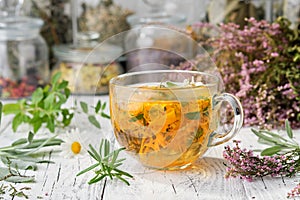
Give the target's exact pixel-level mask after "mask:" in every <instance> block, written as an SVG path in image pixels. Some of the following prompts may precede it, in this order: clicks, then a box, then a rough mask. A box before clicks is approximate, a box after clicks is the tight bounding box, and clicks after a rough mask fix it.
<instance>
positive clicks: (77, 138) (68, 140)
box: [61, 128, 88, 158]
mask: <svg viewBox="0 0 300 200" xmlns="http://www.w3.org/2000/svg"><path fill="white" fill-rule="evenodd" d="M83 138H85V137H84V132H81V131H79V129H78V128H75V129H71V130H70V131H67V132H66V133H65V134H61V139H62V140H63V141H64V143H62V144H61V155H62V156H64V157H65V158H75V157H77V158H79V157H82V156H83V155H85V154H86V152H87V146H88V144H87V143H86V141H85V139H83Z"/></svg>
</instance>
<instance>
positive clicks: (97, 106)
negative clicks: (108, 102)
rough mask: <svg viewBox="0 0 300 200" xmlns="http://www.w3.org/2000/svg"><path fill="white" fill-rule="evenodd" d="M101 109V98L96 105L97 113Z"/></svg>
mask: <svg viewBox="0 0 300 200" xmlns="http://www.w3.org/2000/svg"><path fill="white" fill-rule="evenodd" d="M100 109H101V101H100V100H99V101H98V102H97V104H96V107H95V113H98V112H99V110H100Z"/></svg>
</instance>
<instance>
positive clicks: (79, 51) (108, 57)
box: [53, 43, 123, 64]
mask: <svg viewBox="0 0 300 200" xmlns="http://www.w3.org/2000/svg"><path fill="white" fill-rule="evenodd" d="M122 51H123V50H122V48H121V47H119V46H116V45H112V44H106V43H101V44H99V43H97V45H95V44H94V45H93V46H87V45H83V46H82V45H78V46H75V45H72V44H66V45H57V46H54V47H53V52H54V54H55V56H56V57H57V58H58V59H59V60H63V61H69V62H78V63H91V64H94V63H100V64H105V63H110V62H112V61H114V60H116V59H117V58H118V57H120V56H121V54H122Z"/></svg>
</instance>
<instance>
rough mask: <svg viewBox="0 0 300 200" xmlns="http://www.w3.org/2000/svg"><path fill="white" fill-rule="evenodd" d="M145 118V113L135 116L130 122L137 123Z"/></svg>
mask: <svg viewBox="0 0 300 200" xmlns="http://www.w3.org/2000/svg"><path fill="white" fill-rule="evenodd" d="M143 118H144V114H143V113H139V114H138V115H137V116H133V117H132V118H130V119H129V121H130V122H136V121H138V120H141V119H143Z"/></svg>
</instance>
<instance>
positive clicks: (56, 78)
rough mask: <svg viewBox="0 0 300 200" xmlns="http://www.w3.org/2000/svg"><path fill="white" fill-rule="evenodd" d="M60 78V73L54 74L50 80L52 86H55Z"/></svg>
mask: <svg viewBox="0 0 300 200" xmlns="http://www.w3.org/2000/svg"><path fill="white" fill-rule="evenodd" d="M60 77H61V72H57V73H56V74H54V75H53V76H52V79H51V83H52V85H55V84H56V83H57V82H58V80H59V79H60Z"/></svg>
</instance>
